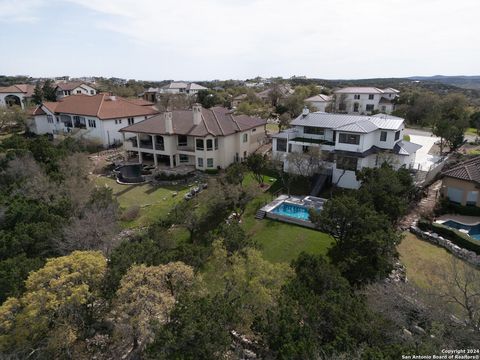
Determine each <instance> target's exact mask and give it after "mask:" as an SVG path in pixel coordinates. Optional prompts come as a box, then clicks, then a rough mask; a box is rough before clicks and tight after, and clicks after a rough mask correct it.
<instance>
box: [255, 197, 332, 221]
mask: <svg viewBox="0 0 480 360" xmlns="http://www.w3.org/2000/svg"><path fill="white" fill-rule="evenodd" d="M305 201H313V202H319V203H322V204H323V203H325V202H326V201H327V200H326V199H323V198H319V197H315V196H310V195H307V196H289V195H280V196H278V197H277V198H276V199H275V200H273V201H271V202H270V203H268V204H267V205H265V206H263V207H262V208H261V209H260V211H264V212H265V214H266V217H267V218H268V219H271V220H278V221H282V222H285V223H290V224H295V225H300V226H305V227H308V228H311V229H315V228H316V226H315V224H314V223H312V222H311V221H310V220H302V219H298V218H295V217H290V216H285V215H280V214H277V213H274V212H273V210H274V209H276V208H277V207H278V206H280V205H281V204H283V203H287V204H291V205H297V206H302V207H305V208H307V209H317V210H319V209H318V208H315V207H311V206H307V205H305V203H304V202H305Z"/></svg>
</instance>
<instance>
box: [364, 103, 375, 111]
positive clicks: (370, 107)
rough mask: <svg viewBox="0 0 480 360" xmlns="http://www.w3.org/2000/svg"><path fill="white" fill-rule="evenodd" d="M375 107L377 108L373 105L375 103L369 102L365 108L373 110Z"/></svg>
mask: <svg viewBox="0 0 480 360" xmlns="http://www.w3.org/2000/svg"><path fill="white" fill-rule="evenodd" d="M374 108H375V105H373V104H367V105H366V106H365V110H366V111H373V110H374Z"/></svg>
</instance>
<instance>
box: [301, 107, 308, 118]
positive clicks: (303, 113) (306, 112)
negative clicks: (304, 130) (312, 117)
mask: <svg viewBox="0 0 480 360" xmlns="http://www.w3.org/2000/svg"><path fill="white" fill-rule="evenodd" d="M309 113H310V110H308V107H307V106H304V107H303V111H302V116H303V117H305V116H307V115H308V114H309Z"/></svg>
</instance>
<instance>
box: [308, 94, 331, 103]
mask: <svg viewBox="0 0 480 360" xmlns="http://www.w3.org/2000/svg"><path fill="white" fill-rule="evenodd" d="M305 101H311V102H329V101H332V98H331V97H330V96H328V95H324V94H318V95H315V96H312V97H309V98H308V99H305Z"/></svg>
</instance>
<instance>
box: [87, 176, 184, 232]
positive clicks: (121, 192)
mask: <svg viewBox="0 0 480 360" xmlns="http://www.w3.org/2000/svg"><path fill="white" fill-rule="evenodd" d="M95 183H96V184H97V185H100V186H104V185H107V186H108V187H110V188H112V189H113V194H114V195H115V196H116V198H117V200H118V202H119V204H120V207H121V208H122V210H125V209H128V208H130V207H132V206H136V205H138V206H140V214H139V216H138V217H137V218H136V219H135V220H133V221H128V222H127V221H123V222H122V226H124V227H138V226H144V225H148V224H150V223H152V222H153V221H155V220H156V219H159V218H161V217H164V216H165V215H167V213H168V212H169V211H170V209H171V208H172V207H173V206H174V205H175V204H177V203H178V202H179V201H183V196H184V195H185V193H186V192H187V190H188V187H187V186H184V185H181V186H180V185H178V186H162V187H153V186H152V185H150V184H142V185H121V184H118V183H117V182H116V181H115V180H114V179H110V178H106V177H98V178H96V179H95ZM175 191H176V192H178V195H177V196H175V197H174V196H173V193H174V192H175Z"/></svg>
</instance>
